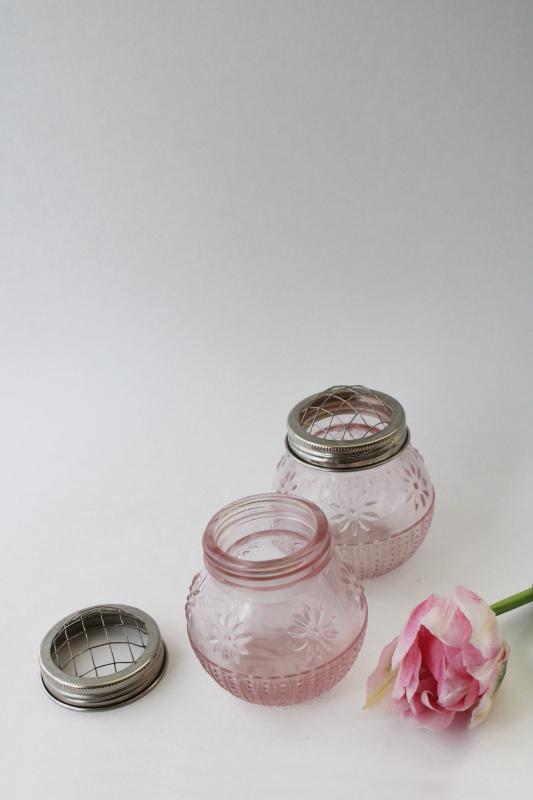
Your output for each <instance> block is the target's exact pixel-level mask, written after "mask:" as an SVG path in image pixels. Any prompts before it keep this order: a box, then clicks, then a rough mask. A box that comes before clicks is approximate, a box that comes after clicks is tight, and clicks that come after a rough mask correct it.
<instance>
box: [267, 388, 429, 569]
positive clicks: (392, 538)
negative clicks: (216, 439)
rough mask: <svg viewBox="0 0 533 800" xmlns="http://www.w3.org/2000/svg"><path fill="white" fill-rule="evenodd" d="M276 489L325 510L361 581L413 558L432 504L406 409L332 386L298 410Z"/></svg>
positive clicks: (378, 395)
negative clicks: (408, 426)
mask: <svg viewBox="0 0 533 800" xmlns="http://www.w3.org/2000/svg"><path fill="white" fill-rule="evenodd" d="M274 488H275V490H276V491H278V492H281V493H289V494H291V495H298V496H299V497H305V498H307V499H308V500H311V501H313V502H314V503H316V504H317V505H318V506H320V508H322V509H323V510H324V512H325V514H326V516H327V518H328V520H329V523H330V527H331V532H332V535H333V539H334V541H335V544H336V546H337V550H338V552H339V553H340V554H341V555H342V557H343V559H344V560H345V561H346V562H347V563H348V564H350V565H351V566H352V567H353V569H354V570H355V573H356V574H357V575H358V577H360V578H373V577H376V576H378V575H383V574H384V573H385V572H389V571H390V570H392V569H395V568H396V567H398V566H399V565H400V564H402V563H403V562H404V561H406V560H407V559H408V558H410V556H412V555H413V553H414V552H415V550H416V549H417V548H418V547H419V546H420V544H421V543H422V541H423V539H424V538H425V536H426V534H427V532H428V529H429V526H430V524H431V519H432V516H433V507H434V501H435V492H434V490H433V486H432V485H431V480H430V477H429V474H428V472H427V469H426V467H425V464H424V461H423V459H422V456H421V455H420V453H419V452H418V450H416V449H415V448H414V447H413V446H412V445H411V444H410V442H409V431H408V428H407V425H406V420H405V412H404V410H403V408H402V406H401V405H400V403H398V401H397V400H395V399H394V398H393V397H390V396H389V395H387V394H384V393H383V392H378V391H375V390H371V389H367V388H365V387H364V386H334V387H332V388H330V389H326V390H325V391H323V392H319V393H318V394H316V395H312V396H311V397H307V398H306V399H305V400H302V402H300V403H298V404H297V405H296V406H295V407H294V408H293V410H292V411H291V413H290V415H289V419H288V433H287V439H286V453H285V455H284V456H283V457H282V459H281V461H280V462H279V464H278V468H277V472H276V478H275V483H274Z"/></svg>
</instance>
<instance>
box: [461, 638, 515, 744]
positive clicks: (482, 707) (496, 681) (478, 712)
mask: <svg viewBox="0 0 533 800" xmlns="http://www.w3.org/2000/svg"><path fill="white" fill-rule="evenodd" d="M510 652H511V651H510V648H509V645H508V644H507V642H504V658H503V661H500V666H499V668H498V670H496V671H495V672H494V676H493V680H492V684H491V686H490V688H489V689H488V690H487V691H486V692H485V694H484V695H483V697H482V698H481V700H480V701H479V703H478V704H477V706H476V707H475V708H474V710H473V711H472V716H471V717H470V727H471V728H477V726H478V725H481V723H482V722H484V721H485V719H486V718H487V715H488V713H489V711H490V709H491V706H492V703H493V702H494V696H495V694H496V692H497V691H498V689H499V688H500V685H501V682H502V681H503V679H504V678H505V673H506V671H507V661H508V659H509V653H510Z"/></svg>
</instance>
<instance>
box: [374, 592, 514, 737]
mask: <svg viewBox="0 0 533 800" xmlns="http://www.w3.org/2000/svg"><path fill="white" fill-rule="evenodd" d="M522 594H524V593H522ZM516 597H518V595H517V596H516ZM504 602H505V601H501V603H502V604H503V603H504ZM523 602H526V601H525V600H523ZM528 602H529V601H528ZM497 605H498V604H495V610H496V606H497ZM516 605H517V604H516V603H515V605H513V606H511V605H509V608H511V607H516ZM504 610H508V608H507V607H506V608H503V606H502V608H501V611H500V610H498V611H497V613H501V612H503V611H504ZM508 655H509V647H508V646H507V644H506V642H505V641H504V640H503V637H502V634H501V632H500V629H499V626H498V623H497V621H496V615H495V613H494V611H493V610H492V609H491V607H490V606H489V605H487V603H485V601H484V600H482V599H481V597H479V596H478V595H477V594H474V592H471V591H470V590H469V589H465V588H464V587H462V586H458V587H457V588H456V590H455V592H454V594H453V596H452V597H438V596H436V595H433V594H432V595H430V597H428V598H427V599H426V600H424V601H423V602H422V603H420V604H419V605H418V606H417V607H416V608H415V609H414V610H413V611H412V612H411V616H410V617H409V619H408V620H407V623H406V625H405V627H404V628H403V630H402V631H401V633H400V635H399V636H397V637H396V638H395V639H393V641H392V642H390V643H389V644H388V645H387V646H386V647H385V648H384V650H383V652H382V653H381V656H380V659H379V663H378V665H377V667H376V669H375V670H374V672H373V673H372V675H370V677H369V678H368V684H367V704H366V707H367V708H368V707H369V706H370V705H373V704H374V703H376V702H379V700H380V699H382V698H384V697H387V696H388V697H389V698H390V699H391V701H392V707H393V709H394V710H397V711H401V712H403V715H404V717H406V718H407V719H409V720H410V721H411V722H412V723H413V724H414V725H416V726H418V727H423V728H429V729H430V730H434V731H435V730H443V729H444V728H447V727H448V726H449V725H450V724H451V723H452V721H453V719H454V717H455V715H456V714H468V715H469V716H470V726H471V727H475V726H476V725H479V724H480V723H481V722H483V720H484V719H485V718H486V716H487V714H488V713H489V711H490V707H491V705H492V702H493V700H494V695H495V694H496V691H497V690H498V687H499V686H500V683H501V682H502V680H503V678H504V675H505V670H506V666H507V658H508Z"/></svg>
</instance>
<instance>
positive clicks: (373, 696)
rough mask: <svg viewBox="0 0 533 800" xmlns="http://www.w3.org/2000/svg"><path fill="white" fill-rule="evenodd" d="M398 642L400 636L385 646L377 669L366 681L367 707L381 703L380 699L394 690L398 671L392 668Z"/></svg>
mask: <svg viewBox="0 0 533 800" xmlns="http://www.w3.org/2000/svg"><path fill="white" fill-rule="evenodd" d="M397 642H398V637H396V638H395V639H393V640H392V642H389V643H388V644H387V645H386V646H385V647H384V648H383V650H382V651H381V655H380V657H379V661H378V664H377V667H376V669H375V670H374V672H373V673H372V674H371V675H369V677H368V680H367V682H366V705H365V708H369V707H370V706H371V705H374V704H375V703H379V701H380V700H382V699H384V698H385V697H386V696H387V695H389V694H390V692H391V690H392V685H393V683H394V679H395V677H396V671H395V670H392V668H391V660H392V654H393V652H394V648H395V647H396V644H397Z"/></svg>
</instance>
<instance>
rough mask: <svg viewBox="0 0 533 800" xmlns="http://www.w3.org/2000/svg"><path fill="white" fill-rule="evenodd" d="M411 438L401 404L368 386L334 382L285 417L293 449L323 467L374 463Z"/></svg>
mask: <svg viewBox="0 0 533 800" xmlns="http://www.w3.org/2000/svg"><path fill="white" fill-rule="evenodd" d="M408 441H409V430H408V428H407V425H406V421H405V412H404V410H403V408H402V406H401V405H400V403H399V402H398V401H397V400H395V399H394V397H390V396H389V395H388V394H385V393H384V392H378V391H376V390H375V389H367V388H366V387H365V386H332V387H330V388H329V389H325V390H324V391H322V392H318V394H314V395H311V397H306V398H305V400H302V401H301V402H300V403H298V404H297V405H296V406H295V407H294V408H293V409H292V411H291V413H290V414H289V418H288V420H287V447H288V449H289V451H290V452H291V453H292V454H293V455H294V456H296V458H299V459H300V460H301V461H304V462H305V463H306V464H310V465H311V466H314V467H322V468H323V469H331V470H355V469H364V468H365V467H373V466H375V465H376V464H382V463H383V462H384V461H388V460H389V459H391V458H392V457H393V456H395V455H396V454H397V453H399V452H400V450H401V449H402V448H403V447H404V446H405V445H406V444H407V442H408Z"/></svg>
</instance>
